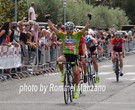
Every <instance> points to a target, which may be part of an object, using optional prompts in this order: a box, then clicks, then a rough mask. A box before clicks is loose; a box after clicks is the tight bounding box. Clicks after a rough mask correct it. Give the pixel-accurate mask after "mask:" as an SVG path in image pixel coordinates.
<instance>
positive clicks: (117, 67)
mask: <svg viewBox="0 0 135 110" xmlns="http://www.w3.org/2000/svg"><path fill="white" fill-rule="evenodd" d="M115 66H116V67H115V74H116V82H119V61H118V59H116V65H115Z"/></svg>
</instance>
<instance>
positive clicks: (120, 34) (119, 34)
mask: <svg viewBox="0 0 135 110" xmlns="http://www.w3.org/2000/svg"><path fill="white" fill-rule="evenodd" d="M114 35H115V37H117V38H120V37H121V36H122V33H121V32H119V31H116V32H115V33H114Z"/></svg>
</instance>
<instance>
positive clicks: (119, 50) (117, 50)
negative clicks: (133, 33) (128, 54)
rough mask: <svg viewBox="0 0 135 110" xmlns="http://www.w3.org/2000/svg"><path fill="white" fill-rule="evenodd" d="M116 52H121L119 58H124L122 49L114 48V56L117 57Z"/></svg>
mask: <svg viewBox="0 0 135 110" xmlns="http://www.w3.org/2000/svg"><path fill="white" fill-rule="evenodd" d="M116 52H120V53H119V57H123V54H122V48H113V56H116Z"/></svg>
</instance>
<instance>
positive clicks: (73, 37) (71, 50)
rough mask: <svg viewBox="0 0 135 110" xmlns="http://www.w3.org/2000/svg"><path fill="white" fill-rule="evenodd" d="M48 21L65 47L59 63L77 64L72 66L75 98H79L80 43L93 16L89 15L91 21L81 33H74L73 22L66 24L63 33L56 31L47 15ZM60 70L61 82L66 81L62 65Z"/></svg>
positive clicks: (88, 22)
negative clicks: (78, 63) (78, 61)
mask: <svg viewBox="0 0 135 110" xmlns="http://www.w3.org/2000/svg"><path fill="white" fill-rule="evenodd" d="M45 17H46V20H47V22H48V25H49V26H50V28H51V29H52V30H53V31H54V32H55V33H56V34H57V36H58V37H59V38H60V39H62V45H63V55H62V56H60V57H59V58H58V62H66V61H67V62H76V64H73V65H71V66H72V68H73V69H72V70H73V75H74V83H75V92H74V95H73V96H74V98H78V97H79V92H78V84H79V81H80V72H79V67H78V65H77V59H78V55H79V48H78V47H79V42H80V40H81V36H82V35H83V34H84V32H85V31H87V30H88V27H89V25H90V20H91V14H88V18H89V20H88V21H87V23H86V26H85V27H84V28H83V29H82V30H80V31H79V32H75V33H74V28H75V25H74V23H73V22H66V23H65V30H66V31H65V32H61V31H59V30H58V29H56V28H55V27H54V25H53V23H52V22H51V21H50V14H48V15H46V16H45ZM58 66H59V69H60V71H61V79H60V81H61V82H63V81H64V68H63V65H62V64H59V65H58Z"/></svg>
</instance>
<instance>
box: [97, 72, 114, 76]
mask: <svg viewBox="0 0 135 110" xmlns="http://www.w3.org/2000/svg"><path fill="white" fill-rule="evenodd" d="M112 73H113V71H112V72H99V75H108V74H112Z"/></svg>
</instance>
